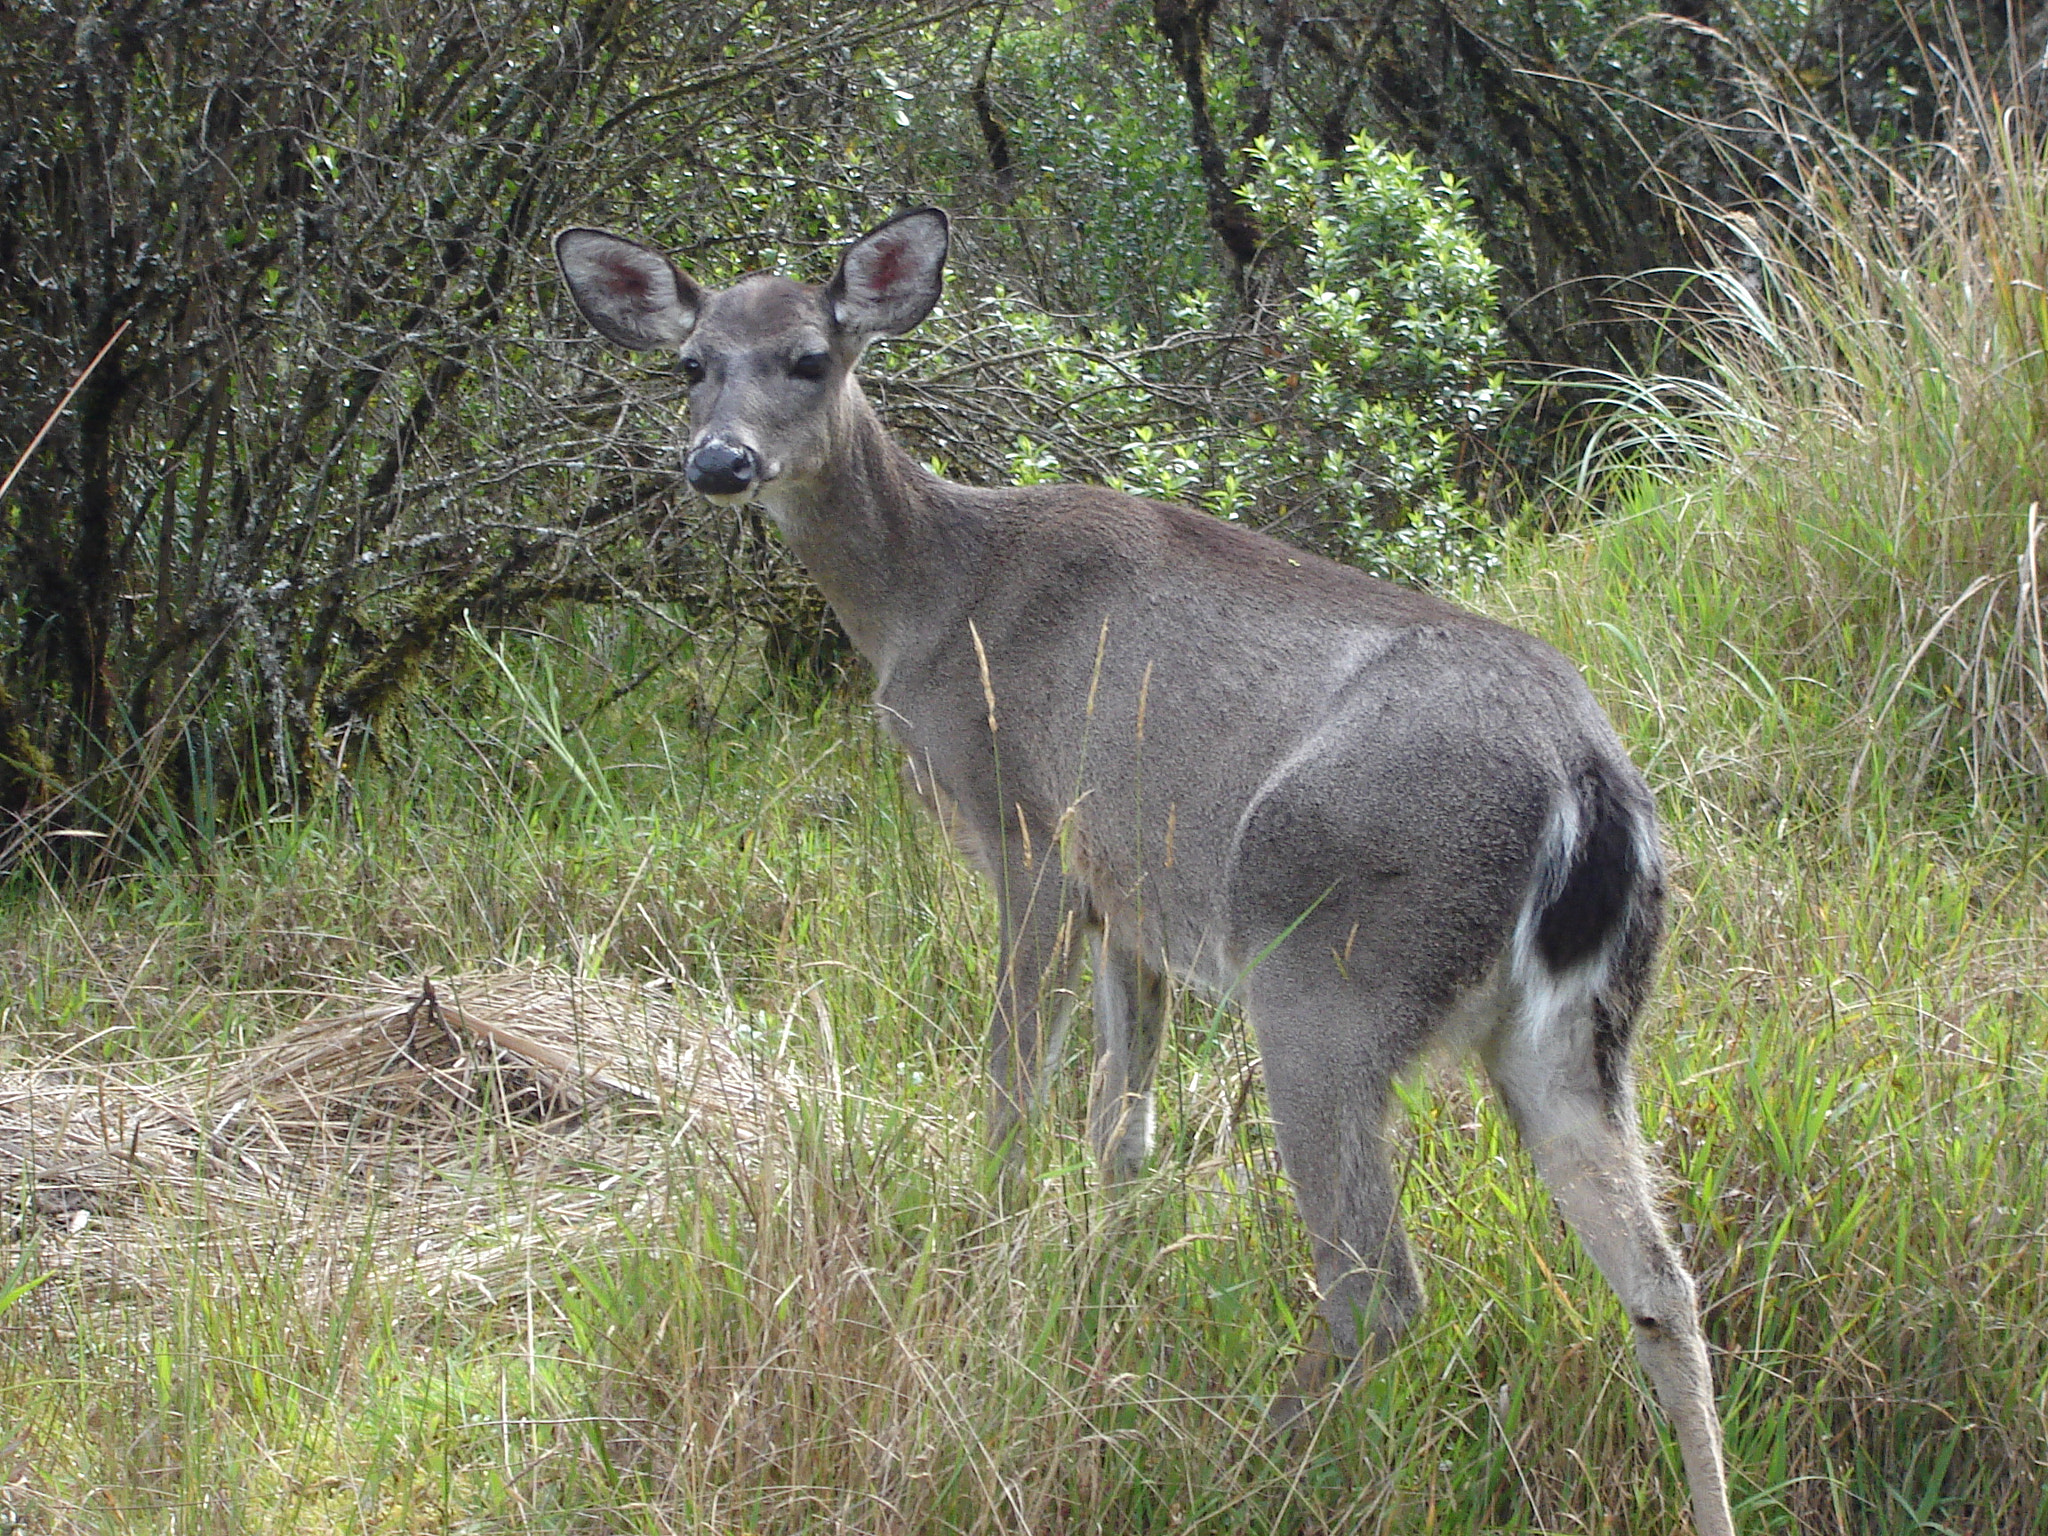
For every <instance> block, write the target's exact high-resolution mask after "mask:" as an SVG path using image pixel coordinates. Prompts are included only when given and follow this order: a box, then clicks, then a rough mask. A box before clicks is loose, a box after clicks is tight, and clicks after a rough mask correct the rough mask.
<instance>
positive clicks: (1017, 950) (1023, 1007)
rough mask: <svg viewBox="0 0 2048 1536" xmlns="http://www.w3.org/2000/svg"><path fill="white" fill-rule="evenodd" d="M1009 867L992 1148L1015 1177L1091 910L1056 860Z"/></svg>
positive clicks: (996, 1020) (1060, 1031)
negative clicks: (1073, 887) (1062, 874)
mask: <svg viewBox="0 0 2048 1536" xmlns="http://www.w3.org/2000/svg"><path fill="white" fill-rule="evenodd" d="M1049 852H1050V850H1049V849H1043V848H1042V850H1041V857H1039V858H1036V859H1034V860H1032V861H1031V862H1030V863H1029V864H1027V863H1026V862H1025V861H1024V859H1023V858H1022V856H1021V855H1019V856H1017V857H1015V858H1014V859H1011V860H1006V861H1005V863H1004V864H1003V865H1002V866H1001V873H1000V874H999V876H998V878H997V881H996V892H997V907H998V909H999V912H1000V915H1001V919H1002V930H1003V933H1002V974H1001V975H1000V976H999V977H998V979H997V982H996V999H995V1008H994V1011H993V1015H992V1017H991V1020H990V1023H989V1042H988V1062H989V1107H988V1143H989V1148H990V1150H991V1151H993V1152H994V1153H995V1154H996V1155H997V1156H998V1157H999V1158H1000V1159H1001V1160H1002V1162H1003V1164H1004V1165H1005V1167H1006V1168H1010V1169H1014V1168H1015V1166H1016V1165H1017V1162H1018V1158H1019V1155H1020V1154H1021V1152H1022V1142H1023V1135H1022V1131H1023V1126H1024V1122H1025V1120H1026V1119H1027V1118H1028V1117H1029V1116H1030V1114H1031V1112H1032V1110H1033V1109H1035V1108H1036V1107H1037V1104H1038V1100H1039V1097H1040V1096H1041V1094H1042V1093H1043V1091H1044V1074H1045V1065H1046V1063H1047V1062H1048V1061H1050V1060H1051V1059H1052V1058H1053V1057H1055V1056H1056V1055H1057V1054H1058V1052H1059V1048H1060V1041H1061V1039H1062V1038H1063V1037H1064V1035H1065V1034H1066V1027H1067V1020H1068V1017H1069V1015H1070V1014H1071V1013H1072V1011H1073V1006H1074V975H1075V972H1076V971H1077V970H1078V969H1079V967H1080V961H1081V950H1082V939H1083V934H1082V931H1081V930H1082V929H1083V927H1084V926H1085V923H1086V915H1085V914H1086V905H1085V903H1084V902H1083V901H1082V900H1081V899H1080V895H1079V893H1078V892H1076V891H1072V890H1070V889H1069V888H1068V887H1067V885H1066V882H1065V881H1064V880H1063V879H1062V878H1061V874H1060V870H1059V868H1058V865H1057V861H1056V859H1047V858H1045V857H1043V856H1042V855H1043V853H1049Z"/></svg>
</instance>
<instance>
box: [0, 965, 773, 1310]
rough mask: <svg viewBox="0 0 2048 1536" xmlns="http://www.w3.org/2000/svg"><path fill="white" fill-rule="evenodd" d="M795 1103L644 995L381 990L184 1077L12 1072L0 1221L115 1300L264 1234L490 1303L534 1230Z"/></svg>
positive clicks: (227, 1256)
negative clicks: (642, 1172)
mask: <svg viewBox="0 0 2048 1536" xmlns="http://www.w3.org/2000/svg"><path fill="white" fill-rule="evenodd" d="M791 1097H792V1094H791V1085H790V1084H789V1082H788V1081H786V1079H785V1078H784V1077H783V1076H782V1075H781V1074H780V1073H779V1072H778V1071H777V1070H776V1069H775V1068H774V1067H773V1065H772V1064H769V1063H765V1062H763V1061H761V1060H760V1059H758V1058H757V1057H754V1056H750V1055H748V1054H747V1053H745V1052H743V1051H741V1050H739V1049H737V1048H736V1047H735V1046H734V1044H733V1041H732V1032H731V1030H730V1028H729V1027H728V1022H727V1020H726V1018H725V1016H724V1014H723V1011H722V1010H719V1009H714V1008H709V1007H707V1008H706V1009H704V1010H703V1011H693V1010H692V1009H690V1008H687V1007H685V1006H684V1004H683V1002H682V1001H679V1000H678V999H677V998H676V997H675V996H673V995H670V994H667V993H664V992H661V991H657V990H655V989H653V988H650V987H646V986H640V985H634V984H631V983H627V982H620V981H602V980H585V979H578V978H574V977H571V976H567V975H564V974H562V973H560V972H555V971H548V970H542V969H520V970H505V971H497V972H488V973H477V974H471V975H464V976H458V977H450V978H443V979H439V980H433V981H427V982H421V983H412V984H403V983H399V982H394V981H388V980H385V979H383V978H377V979H375V980H373V982H372V983H371V984H370V985H369V986H368V987H365V988H362V989H359V990H356V991H355V992H353V993H344V992H343V991H342V990H341V989H337V990H336V992H335V993H334V994H332V995H330V996H328V997H326V998H323V999H321V1000H320V1001H319V1004H318V1006H316V1007H315V1008H314V1009H313V1010H312V1011H311V1013H310V1016H309V1017H307V1018H306V1019H305V1020H304V1022H302V1023H300V1024H298V1025H296V1026H295V1027H293V1028H291V1029H288V1030H286V1031H284V1032H283V1033H282V1034H280V1035H278V1036H276V1037H275V1038H273V1039H271V1040H268V1041H265V1042H263V1043H262V1044H260V1045H258V1046H256V1047H254V1048H253V1049H250V1050H248V1051H245V1052H242V1053H240V1054H239V1055H237V1056H234V1057H232V1058H229V1059H227V1060H225V1061H222V1060H218V1059H215V1060H210V1061H202V1062H195V1063H193V1064H192V1065H191V1066H190V1067H189V1068H188V1069H187V1070H186V1071H185V1072H183V1073H181V1074H179V1075H176V1076H173V1077H171V1078H168V1079H163V1080H157V1081H153V1082H149V1083H142V1082H138V1081H135V1080H132V1079H129V1078H126V1077H123V1076H121V1075H120V1074H118V1073H117V1072H114V1071H112V1070H108V1069H86V1068H82V1067H69V1068H44V1069H40V1070H36V1071H31V1072H14V1073H5V1074H0V1225H5V1224H11V1225H12V1226H13V1228H14V1232H15V1236H16V1237H18V1238H19V1237H30V1236H32V1237H33V1238H34V1239H35V1245H36V1249H37V1255H38V1266H37V1267H38V1268H39V1269H40V1270H41V1271H42V1272H44V1273H46V1274H57V1273H64V1272H68V1273H69V1274H70V1275H71V1276H72V1277H73V1279H74V1280H75V1281H77V1282H79V1283H80V1284H82V1286H83V1288H84V1290H86V1291H89V1292H90V1291H97V1292H98V1293H99V1294H100V1295H101V1296H103V1297H104V1296H108V1295H115V1296H121V1297H127V1298H141V1299H145V1300H146V1299H147V1298H149V1297H151V1296H152V1295H154V1294H156V1293H157V1292H158V1290H159V1289H160V1287H161V1286H162V1285H164V1284H167V1283H169V1277H170V1273H171V1272H170V1271H168V1270H166V1269H165V1267H164V1265H163V1263H162V1256H163V1254H164V1252H165V1251H166V1249H167V1248H175V1249H176V1250H178V1251H180V1252H183V1253H187V1254H189V1252H190V1250H191V1249H192V1247H193V1246H194V1245H195V1244H199V1245H204V1246H209V1247H219V1248H221V1249H222V1250H223V1252H222V1258H223V1261H224V1262H225V1263H227V1264H228V1265H230V1267H232V1266H233V1265H234V1263H235V1261H236V1258H237V1253H238V1252H239V1251H242V1250H246V1249H247V1248H248V1246H249V1244H250V1243H251V1242H252V1241H254V1242H255V1243H257V1244H259V1245H260V1246H261V1247H262V1248H263V1249H264V1250H265V1251H267V1252H271V1253H275V1252H277V1251H279V1250H280V1248H282V1249H283V1250H285V1251H292V1252H296V1253H298V1254H300V1255H301V1256H302V1257H304V1258H306V1259H307V1260H308V1262H307V1263H306V1264H305V1265H304V1266H303V1273H302V1283H305V1284H309V1285H319V1284H321V1283H323V1280H322V1276H323V1275H324V1273H325V1270H326V1268H327V1265H325V1264H323V1263H321V1262H318V1260H319V1259H320V1257H321V1256H322V1255H327V1256H339V1255H346V1256H347V1258H348V1261H349V1262H355V1261H357V1260H359V1258H360V1256H361V1255H362V1254H363V1253H364V1252H366V1251H367V1252H371V1253H373V1254H374V1255H375V1259H376V1262H378V1263H379V1264H380V1265H388V1264H400V1263H402V1264H405V1265H407V1266H408V1267H410V1268H412V1269H414V1270H415V1271H418V1270H419V1269H421V1268H424V1269H425V1271H426V1273H425V1274H423V1275H418V1274H416V1278H418V1279H421V1280H423V1281H424V1282H425V1283H426V1284H427V1285H428V1286H429V1287H430V1288H431V1289H436V1290H440V1289H444V1288H446V1287H449V1286H461V1285H472V1286H478V1287H481V1288H483V1289H484V1290H485V1291H487V1292H492V1293H496V1292H499V1291H502V1290H503V1289H505V1288H507V1287H508V1286H516V1285H519V1284H522V1283H524V1281H525V1279H526V1278H527V1275H528V1271H529V1268H530V1259H531V1256H532V1254H533V1252H534V1251H535V1248H536V1245H537V1244H539V1243H541V1242H542V1241H544V1240H545V1241H547V1242H559V1241H560V1240H561V1239H562V1237H563V1235H564V1234H565V1233H573V1232H577V1231H590V1230H601V1229H602V1228H604V1227H607V1226H610V1225H614V1224H616V1223H619V1222H624V1221H630V1220H632V1219H633V1216H634V1214H635V1206H636V1204H637V1203H639V1202H638V1200H637V1199H636V1196H635V1188H636V1187H637V1186H634V1185H633V1172H634V1170H636V1169H643V1168H648V1167H653V1166H658V1165H661V1164H663V1163H665V1162H667V1161H669V1159H668V1157H667V1156H666V1154H667V1152H668V1151H670V1150H671V1149H676V1148H678V1147H680V1148H681V1149H682V1150H684V1151H685V1152H689V1151H693V1150H694V1151H698V1152H704V1153H708V1155H710V1156H713V1157H715V1158H717V1159H720V1160H724V1161H728V1162H730V1161H731V1160H733V1159H735V1158H737V1159H739V1160H742V1161H751V1160H752V1158H753V1157H754V1156H755V1155H757V1154H758V1152H759V1151H760V1149H761V1148H762V1146H763V1144H764V1143H765V1141H766V1140H767V1138H769V1137H771V1136H772V1135H774V1133H775V1131H776V1129H777V1128H778V1126H779V1125H780V1124H781V1123H782V1106H783V1105H785V1104H786V1103H788V1102H789V1101H790V1099H791ZM622 1185H623V1186H626V1187H625V1188H624V1189H623V1191H622ZM366 1243H367V1244H368V1245H369V1246H368V1248H367V1249H366V1248H365V1246H364V1245H365V1244H366ZM185 1272H186V1273H187V1274H189V1270H186V1271H185ZM71 1289H72V1290H73V1291H74V1293H76V1291H77V1287H72V1288H71ZM28 1300H29V1301H30V1303H31V1304H33V1303H34V1301H35V1298H34V1297H33V1296H31V1297H30V1298H28Z"/></svg>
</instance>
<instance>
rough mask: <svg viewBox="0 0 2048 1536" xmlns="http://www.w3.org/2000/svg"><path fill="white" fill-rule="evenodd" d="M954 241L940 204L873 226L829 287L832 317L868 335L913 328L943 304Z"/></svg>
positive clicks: (844, 258)
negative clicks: (941, 294) (941, 292)
mask: <svg viewBox="0 0 2048 1536" xmlns="http://www.w3.org/2000/svg"><path fill="white" fill-rule="evenodd" d="M951 241H952V234H951V230H950V227H949V226H948V224H947V221H946V215H945V214H944V213H942V212H941V211H940V210H938V209H937V208H914V209H912V210H911V211H910V212H909V213H899V214H897V215H896V217H895V218H893V219H891V220H889V222H888V223H886V224H883V225H881V226H879V227H878V228H875V229H871V230H869V231H868V232H867V233H866V234H864V235H862V236H861V237H860V238H859V239H858V240H856V241H854V242H853V244H852V245H850V246H848V247H847V248H846V254H845V255H844V256H841V257H840V258H839V270H838V271H837V272H834V273H833V274H832V281H831V282H830V283H828V284H826V285H825V297H826V298H827V299H828V300H829V301H830V302H831V305H832V319H833V321H834V322H835V323H836V324H837V325H838V326H839V328H840V329H841V330H844V331H850V332H853V333H854V334H855V335H859V336H864V337H865V336H900V335H901V334H902V333H903V332H905V331H907V330H909V329H910V328H911V327H912V326H914V325H916V324H917V323H918V321H920V320H922V319H923V318H924V317H925V316H926V315H928V314H930V313H931V312H932V306H933V305H934V304H936V303H938V302H939V290H940V288H941V287H942V286H944V282H945V269H946V247H947V246H948V245H949V244H950V243H951Z"/></svg>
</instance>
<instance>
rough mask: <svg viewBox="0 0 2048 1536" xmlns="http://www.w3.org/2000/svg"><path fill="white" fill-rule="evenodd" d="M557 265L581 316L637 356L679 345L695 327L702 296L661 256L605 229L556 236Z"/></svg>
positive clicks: (659, 253)
mask: <svg viewBox="0 0 2048 1536" xmlns="http://www.w3.org/2000/svg"><path fill="white" fill-rule="evenodd" d="M555 262H556V264H557V265H558V266H560V267H561V269H562V280H563V281H564V282H566V283H567V284H568V285H569V292H570V295H571V296H572V297H574V299H575V300H576V307H577V308H578V309H580V310H582V311H583V318H584V319H586V320H588V321H589V322H590V323H591V324H592V325H594V326H596V327H597V329H598V331H599V333H600V334H602V335H603V336H604V337H606V338H607V339H608V340H611V341H615V342H617V343H618V344H619V345H620V346H622V347H628V348H631V349H632V350H633V351H635V352H651V351H653V350H655V349H656V348H657V347H679V346H681V345H682V344H683V342H684V340H685V339H686V338H687V337H688V336H689V334H690V332H691V330H692V329H694V328H695V326H696V324H697V311H698V309H699V308H700V307H701V306H702V303H703V292H702V290H700V289H699V288H698V287H697V285H696V284H695V283H693V282H692V281H690V279H689V277H688V276H687V275H685V274H684V273H683V272H681V271H679V270H677V268H676V265H675V263H674V262H672V261H670V260H669V259H668V258H667V257H666V256H664V255H662V254H661V252H659V251H657V250H654V249H652V248H651V247H649V246H645V245H642V244H641V243H640V242H639V241H637V240H628V239H626V238H625V237H624V236H623V235H613V234H607V233H606V232H605V231H604V230H601V229H565V230H563V231H562V232H561V233H560V234H559V235H557V236H555Z"/></svg>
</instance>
